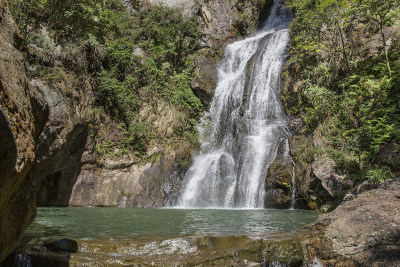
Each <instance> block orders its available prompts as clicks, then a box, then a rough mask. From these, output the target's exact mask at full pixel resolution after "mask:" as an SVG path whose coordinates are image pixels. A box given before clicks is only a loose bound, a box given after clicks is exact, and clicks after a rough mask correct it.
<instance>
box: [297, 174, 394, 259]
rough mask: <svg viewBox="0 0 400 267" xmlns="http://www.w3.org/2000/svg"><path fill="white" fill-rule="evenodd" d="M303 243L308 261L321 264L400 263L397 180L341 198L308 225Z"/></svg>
mask: <svg viewBox="0 0 400 267" xmlns="http://www.w3.org/2000/svg"><path fill="white" fill-rule="evenodd" d="M311 229H312V230H314V231H315V234H314V235H313V236H312V237H311V238H309V239H307V240H306V241H304V242H303V243H302V247H303V250H304V252H305V258H306V261H307V262H310V263H311V262H313V261H315V259H316V258H318V261H320V262H321V263H322V264H324V266H325V265H326V266H399V265H400V244H399V237H400V180H388V181H386V182H385V183H384V184H382V185H381V186H380V187H379V188H378V189H374V190H371V191H368V192H365V193H363V194H360V195H358V196H357V198H355V199H354V200H351V201H347V202H344V203H343V204H341V205H340V206H339V207H338V208H337V209H335V210H334V211H333V212H331V213H329V214H326V215H323V216H321V217H320V218H319V219H318V221H317V222H316V223H315V224H313V225H312V226H311Z"/></svg>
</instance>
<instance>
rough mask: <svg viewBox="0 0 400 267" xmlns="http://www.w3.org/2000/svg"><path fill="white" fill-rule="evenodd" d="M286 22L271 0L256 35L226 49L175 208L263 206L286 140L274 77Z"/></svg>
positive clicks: (277, 3)
mask: <svg viewBox="0 0 400 267" xmlns="http://www.w3.org/2000/svg"><path fill="white" fill-rule="evenodd" d="M290 20H291V17H290V14H289V12H288V11H287V10H285V9H282V8H281V2H280V1H277V0H276V1H275V2H274V5H273V7H272V9H271V13H270V15H269V18H268V20H267V22H266V23H265V24H264V27H263V28H262V29H261V30H260V31H259V32H258V33H257V34H255V35H254V36H250V37H249V38H247V39H244V40H241V41H237V42H235V43H232V44H230V45H228V46H227V48H226V50H225V54H224V56H223V59H222V62H221V64H220V65H219V66H218V85H217V88H216V90H215V95H214V98H213V101H212V103H211V106H210V110H209V112H207V113H206V114H205V116H204V117H203V118H202V120H201V123H200V125H199V127H198V129H199V133H200V141H201V143H202V146H201V149H200V152H199V154H198V155H196V156H195V157H194V159H193V163H192V165H191V166H190V168H189V170H188V171H187V173H186V175H185V177H184V180H183V185H182V186H183V187H182V192H181V195H180V196H179V199H178V203H177V206H179V207H186V208H191V207H194V208H214V207H220V208H263V207H264V197H265V179H266V176H267V172H268V168H269V166H270V165H271V164H272V163H273V162H274V160H275V158H276V156H277V153H278V148H279V145H280V144H281V143H282V142H285V143H287V139H288V137H289V130H288V127H287V121H286V118H285V114H284V111H283V108H282V105H281V103H280V73H281V68H282V65H283V63H284V61H285V54H286V47H287V44H288V42H289V29H288V28H289V24H290ZM285 149H286V150H288V149H289V148H288V146H287V148H285ZM284 154H288V151H284Z"/></svg>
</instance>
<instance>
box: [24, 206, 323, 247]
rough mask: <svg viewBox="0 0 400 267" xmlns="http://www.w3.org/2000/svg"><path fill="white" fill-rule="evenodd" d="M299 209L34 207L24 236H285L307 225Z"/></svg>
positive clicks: (308, 215)
mask: <svg viewBox="0 0 400 267" xmlns="http://www.w3.org/2000/svg"><path fill="white" fill-rule="evenodd" d="M316 218H317V214H316V213H315V212H312V211H304V210H264V209H253V210H243V209H236V210H232V209H138V208H132V209H122V208H39V209H38V216H37V218H36V220H35V222H34V223H33V224H32V225H31V226H30V227H29V229H28V230H27V233H26V235H27V236H29V237H69V238H74V239H91V238H121V237H122V238H135V237H174V236H178V235H182V234H194V233H201V234H222V235H239V234H248V235H250V234H258V233H263V232H271V231H280V232H288V231H291V230H294V229H297V228H300V227H302V226H304V225H306V224H309V223H311V222H313V221H314V220H315V219H316Z"/></svg>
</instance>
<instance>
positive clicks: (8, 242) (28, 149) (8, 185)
mask: <svg viewBox="0 0 400 267" xmlns="http://www.w3.org/2000/svg"><path fill="white" fill-rule="evenodd" d="M21 41H22V40H21V37H20V36H19V32H18V29H17V26H16V24H15V22H14V20H13V19H12V17H11V14H10V11H9V10H8V8H7V2H6V1H1V2H0V170H1V171H0V237H1V238H0V261H1V260H2V259H4V257H5V256H7V254H8V253H9V252H11V250H12V249H13V247H14V246H15V245H16V244H17V243H18V241H19V238H20V237H21V236H22V235H23V233H24V230H25V229H26V228H27V227H28V226H29V224H30V223H31V222H32V221H33V220H34V218H35V216H36V203H35V194H36V192H35V190H34V189H35V185H36V182H37V180H36V179H35V177H34V176H33V175H32V171H33V168H32V167H33V166H34V163H35V160H36V151H35V149H36V147H37V142H38V137H39V134H40V132H41V130H42V129H43V126H44V123H45V121H46V117H47V113H48V109H47V106H46V104H45V101H44V100H43V99H42V98H41V97H40V95H39V94H38V92H37V91H36V90H34V88H32V87H31V86H30V84H29V80H28V78H27V76H26V73H25V61H24V58H23V55H22V54H21V50H22V49H23V46H22V42H21Z"/></svg>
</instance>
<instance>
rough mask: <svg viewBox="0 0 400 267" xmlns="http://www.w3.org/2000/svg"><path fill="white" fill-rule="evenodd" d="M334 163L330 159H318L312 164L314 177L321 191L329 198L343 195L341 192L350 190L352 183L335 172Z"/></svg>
mask: <svg viewBox="0 0 400 267" xmlns="http://www.w3.org/2000/svg"><path fill="white" fill-rule="evenodd" d="M335 167H336V163H335V162H334V161H333V160H332V159H330V158H319V159H317V160H315V161H314V162H313V164H312V169H313V173H314V175H315V177H317V178H318V179H319V180H320V182H321V185H322V187H323V189H325V190H326V192H327V193H328V194H329V196H331V197H336V196H338V195H340V194H341V193H343V190H346V189H350V188H351V187H352V186H353V183H352V182H351V181H350V180H347V179H345V177H343V176H341V175H338V174H337V173H336V172H335Z"/></svg>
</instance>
